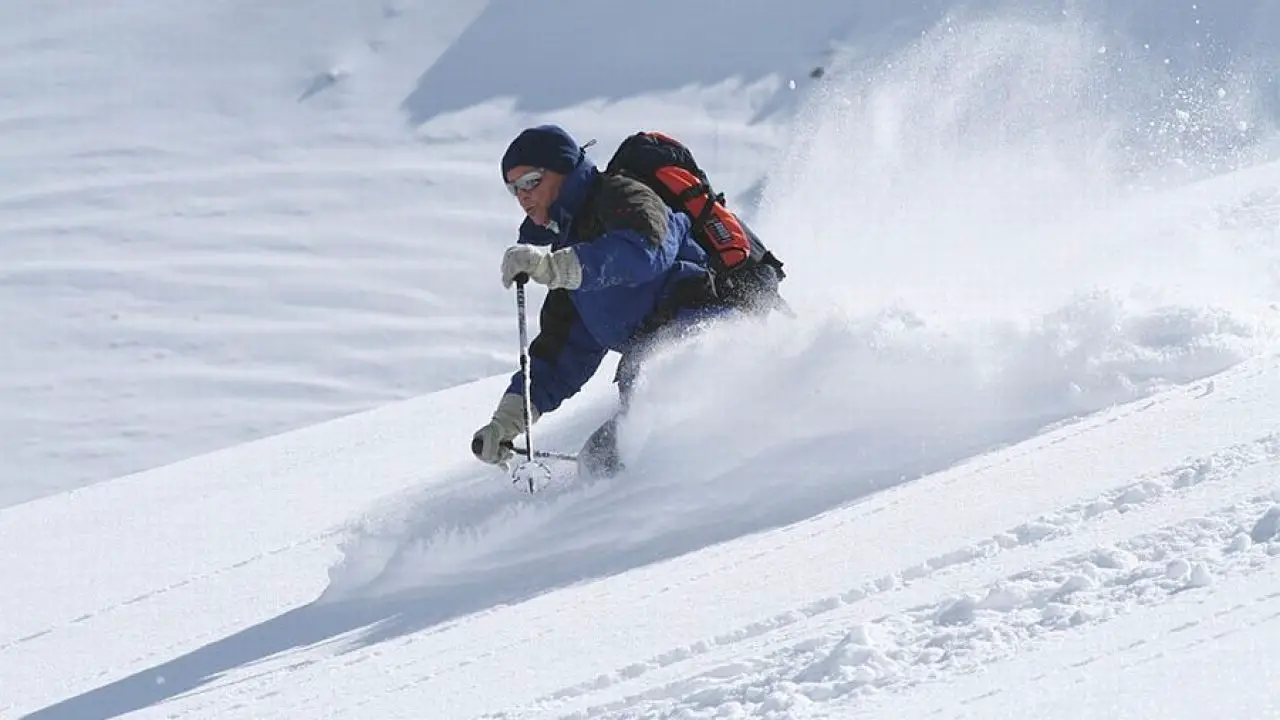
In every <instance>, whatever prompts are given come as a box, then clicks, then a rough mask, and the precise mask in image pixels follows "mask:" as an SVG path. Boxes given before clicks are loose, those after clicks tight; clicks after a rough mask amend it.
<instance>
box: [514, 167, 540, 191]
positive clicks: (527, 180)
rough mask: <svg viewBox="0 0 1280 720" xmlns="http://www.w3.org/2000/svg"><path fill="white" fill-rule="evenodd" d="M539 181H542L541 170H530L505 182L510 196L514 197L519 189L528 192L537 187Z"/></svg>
mask: <svg viewBox="0 0 1280 720" xmlns="http://www.w3.org/2000/svg"><path fill="white" fill-rule="evenodd" d="M540 182H542V171H541V170H530V171H529V172H527V173H525V174H523V175H521V176H520V177H518V178H516V179H515V180H514V181H513V182H509V183H507V190H508V191H509V192H510V193H511V196H512V197H515V195H516V193H518V192H520V191H521V190H524V191H525V192H528V191H530V190H532V189H534V188H536V187H538V183H540Z"/></svg>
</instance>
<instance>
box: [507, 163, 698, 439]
mask: <svg viewBox="0 0 1280 720" xmlns="http://www.w3.org/2000/svg"><path fill="white" fill-rule="evenodd" d="M550 216H551V220H552V223H551V224H550V226H549V227H546V228H544V227H542V226H539V225H537V224H535V223H533V222H532V221H531V220H529V219H527V218H526V219H525V221H524V223H523V224H522V225H521V227H520V240H519V242H521V243H531V244H535V245H549V246H550V247H551V249H552V250H559V249H561V248H564V247H569V246H572V247H573V249H574V253H575V254H576V255H577V258H578V260H579V262H580V263H581V265H582V284H581V286H580V287H578V288H577V289H574V290H564V289H555V290H550V291H548V293H547V297H546V300H545V301H544V302H543V305H542V309H541V311H540V314H539V329H538V335H537V337H535V338H534V340H533V341H532V342H531V343H530V346H529V355H530V374H531V381H530V397H531V400H532V404H533V406H534V407H535V408H537V411H538V412H539V413H540V414H541V413H547V412H551V411H552V410H555V409H556V408H557V407H559V406H560V404H561V403H563V402H564V401H565V400H566V399H568V398H570V397H572V396H573V395H574V394H576V393H577V392H578V391H579V390H580V389H582V386H583V385H585V384H586V382H587V381H588V380H590V379H591V377H592V376H593V375H594V374H595V372H596V370H597V369H598V368H599V366H600V363H601V361H602V360H603V359H604V356H605V355H606V353H608V352H609V351H610V350H612V351H616V352H620V353H623V356H624V357H623V362H627V361H628V360H629V358H628V357H627V356H628V354H629V353H633V352H639V351H640V348H641V346H642V344H643V340H644V339H645V337H646V336H647V335H648V333H649V332H650V331H651V330H653V329H656V328H654V327H652V325H654V323H655V320H658V319H659V318H661V320H658V323H659V324H662V323H664V322H670V321H677V322H685V321H688V320H691V319H694V318H696V317H702V316H706V315H713V314H716V313H717V312H719V309H716V308H709V307H701V306H698V305H697V303H693V304H692V305H688V304H686V303H684V302H683V300H684V299H685V298H687V297H689V296H690V295H695V296H696V295H697V294H698V292H697V291H698V289H699V288H706V287H709V286H710V283H711V275H710V273H709V271H708V269H707V255H706V252H705V251H704V250H703V249H702V248H701V247H700V246H699V245H698V244H697V242H696V241H695V240H694V238H693V235H692V233H691V230H690V224H691V220H690V218H689V216H688V215H687V214H685V213H683V212H676V211H672V210H671V209H670V208H669V207H668V206H667V205H666V203H664V202H663V201H662V199H661V198H660V197H659V196H658V195H657V193H655V192H653V191H652V190H651V189H649V188H648V187H647V186H645V185H644V184H642V183H640V182H639V181H636V180H633V179H630V178H626V177H620V176H614V175H608V174H604V173H601V172H600V171H599V170H598V169H597V168H596V167H595V165H594V163H593V162H591V161H590V159H589V157H588V156H586V155H585V153H584V155H583V157H582V159H581V160H580V161H579V163H578V165H577V167H576V168H575V169H574V170H573V171H572V172H571V173H570V174H569V175H567V176H566V177H565V181H564V184H563V185H562V187H561V190H560V195H559V197H558V198H557V199H556V201H555V202H554V203H553V204H552V207H551V208H550ZM691 289H692V290H693V291H692V293H691ZM523 388H524V376H523V373H522V372H520V371H516V372H515V374H513V375H512V377H511V383H510V385H509V386H508V389H507V392H510V393H515V394H521V393H523ZM624 391H625V388H624Z"/></svg>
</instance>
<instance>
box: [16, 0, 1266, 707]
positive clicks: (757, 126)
mask: <svg viewBox="0 0 1280 720" xmlns="http://www.w3.org/2000/svg"><path fill="white" fill-rule="evenodd" d="M37 7H38V8H39V12H37ZM671 7H672V8H674V7H675V6H674V3H671ZM679 7H680V9H682V10H687V8H685V7H684V6H683V5H681V6H679ZM716 7H722V6H716V5H715V4H714V3H713V4H712V5H708V6H705V7H703V6H699V8H698V9H696V10H694V11H691V12H694V13H695V15H694V16H692V17H693V18H694V19H697V18H698V17H701V16H700V15H698V14H697V13H704V12H705V13H710V12H711V9H712V8H716ZM993 7H995V6H994V5H990V4H988V5H983V6H981V7H977V8H968V9H962V8H960V7H958V6H957V7H953V6H950V5H948V4H945V3H926V4H923V5H921V6H919V7H916V6H913V7H911V8H897V9H884V8H881V9H877V8H874V7H871V6H870V5H867V6H863V5H861V4H859V3H836V2H830V3H828V2H818V1H816V0H815V2H812V3H809V4H804V3H801V4H798V5H797V4H788V6H787V7H786V8H780V9H776V10H771V9H766V8H763V7H762V8H757V9H752V10H747V11H744V12H742V13H739V14H729V13H721V14H720V15H717V16H714V17H716V18H719V19H725V18H733V19H734V20H735V21H736V22H739V23H741V26H740V27H741V29H742V30H743V31H744V32H745V34H746V36H747V37H750V38H752V39H754V40H755V42H752V43H748V44H744V45H741V46H737V45H734V46H732V47H731V48H728V49H725V51H724V52H725V53H726V55H727V56H726V57H722V58H720V59H719V60H717V61H716V62H715V63H709V64H707V65H706V66H704V67H700V69H699V74H697V75H695V76H694V77H688V76H687V75H686V74H682V73H680V72H675V71H673V68H676V67H677V66H678V67H683V64H682V63H681V62H680V58H681V57H683V56H679V55H673V56H670V57H668V58H666V59H665V62H662V63H658V62H655V63H653V65H652V67H649V66H645V67H649V69H650V70H651V72H644V73H642V72H641V71H639V70H638V69H637V67H638V65H637V63H636V62H635V59H636V53H641V52H643V51H644V49H645V46H644V45H642V44H638V43H636V42H635V40H636V38H639V37H643V33H642V32H640V31H642V30H645V29H649V27H650V25H649V24H650V23H653V22H654V17H659V16H662V13H660V12H657V10H655V15H654V16H653V17H649V16H646V17H645V18H641V19H632V18H630V16H627V15H624V13H626V12H628V11H629V6H624V5H622V4H618V5H601V4H599V3H566V4H564V5H563V7H560V8H558V9H557V10H556V11H554V12H552V11H547V12H545V13H542V14H537V15H534V14H531V13H530V11H528V9H527V8H526V7H525V4H521V3H514V2H490V3H479V2H475V3H460V4H453V5H451V6H449V8H444V7H443V6H441V7H439V8H433V7H429V6H427V5H416V4H413V3H391V4H383V3H319V4H311V5H307V6H301V5H299V6H297V7H293V6H291V5H276V6H273V7H272V8H271V9H264V8H262V7H260V6H259V4H254V3H248V2H230V3H219V4H216V5H215V6H211V7H209V8H203V9H196V8H180V7H177V6H173V5H171V4H165V3H160V2H158V0H157V1H155V2H148V1H144V0H131V2H129V3H126V4H122V5H115V6H112V7H102V8H97V7H95V8H88V7H74V6H72V5H68V4H47V3H45V4H41V5H39V6H37V5H35V4H34V3H25V4H24V3H16V4H9V5H5V6H4V7H3V8H0V26H2V27H4V28H6V29H5V30H4V31H2V32H3V37H2V39H3V41H4V42H5V43H6V45H7V49H8V50H10V52H9V53H8V55H10V56H12V57H16V58H19V59H20V61H18V62H15V63H14V64H12V65H7V66H5V68H4V69H2V70H0V72H3V73H4V78H5V86H6V88H8V87H12V88H14V90H13V92H12V93H11V94H8V95H7V98H8V99H6V100H5V101H4V102H5V103H6V104H5V105H3V107H0V122H3V124H4V127H5V128H6V130H9V131H11V132H10V133H6V142H5V143H4V144H2V145H0V152H3V153H4V155H3V158H4V162H5V163H6V167H7V168H12V169H13V172H12V173H8V172H7V173H6V174H5V176H4V178H3V179H0V203H3V204H4V206H5V210H6V212H5V214H4V218H3V220H0V233H3V236H4V239H3V244H2V245H0V247H2V248H3V249H0V252H3V253H5V256H4V259H5V262H4V264H3V269H0V298H2V299H3V306H4V308H5V313H4V314H3V316H2V317H3V319H0V323H3V325H0V328H2V329H3V330H4V332H5V336H6V342H7V343H8V344H7V345H6V349H5V352H4V353H3V354H0V370H3V372H2V373H0V383H3V385H2V386H0V393H2V394H0V397H3V399H4V402H3V403H0V438H3V439H0V443H3V444H0V457H3V460H4V462H3V464H2V465H0V468H3V472H4V473H5V474H4V476H3V477H0V493H3V495H0V547H2V548H5V552H3V553H0V578H4V581H5V586H6V588H7V592H5V593H0V716H4V717H9V716H12V717H33V718H98V717H115V716H119V715H130V716H136V717H255V718H261V717H379V718H394V717H414V718H419V717H431V718H455V717H456V718H473V717H490V718H498V717H503V718H524V717H579V718H585V717H592V718H595V717H618V718H622V717H627V718H636V717H776V718H782V717H795V718H806V717H815V718H816V717H824V718H825V717H858V716H867V717H882V716H885V715H889V716H895V717H896V716H907V717H920V716H926V715H941V716H944V717H1025V716H1028V715H1031V714H1033V713H1034V714H1035V715H1036V716H1046V717H1063V718H1065V717H1082V716H1085V717H1088V716H1097V715H1101V714H1104V713H1105V714H1107V715H1108V716H1117V717H1135V718H1136V717H1151V716H1159V717H1165V716H1168V717H1176V718H1183V717H1185V718H1207V717H1220V716H1223V715H1228V716H1249V717H1275V716H1277V715H1280V706H1277V704H1276V701H1275V700H1274V699H1273V697H1274V696H1275V695H1276V693H1275V691H1274V688H1275V687H1280V683H1278V682H1277V679H1276V678H1275V677H1274V671H1273V670H1272V668H1271V667H1270V665H1269V664H1268V663H1266V662H1265V661H1262V662H1260V661H1259V658H1265V656H1266V651H1267V650H1268V649H1270V648H1271V647H1274V645H1275V643H1276V642H1277V640H1280V626H1277V623H1276V617H1277V615H1276V613H1275V611H1274V609H1273V606H1274V604H1275V603H1274V602H1272V601H1273V600H1274V599H1275V598H1276V597H1280V573H1277V566H1276V565H1275V564H1274V562H1273V560H1274V558H1276V557H1277V556H1278V555H1280V484H1278V483H1277V480H1276V472H1277V467H1278V465H1280V439H1278V436H1277V433H1280V410H1277V408H1280V380H1277V378H1280V374H1278V373H1277V369H1280V368H1278V366H1280V354H1278V353H1277V349H1278V346H1277V343H1276V328H1277V319H1278V318H1277V306H1276V303H1277V302H1278V301H1280V298H1278V297H1277V296H1278V295H1280V293H1278V292H1277V290H1278V287H1277V279H1280V272H1278V271H1280V264H1277V260H1278V259H1280V242H1277V241H1278V240H1280V164H1277V163H1276V162H1275V161H1274V159H1275V157H1276V153H1275V151H1276V145H1275V143H1274V139H1275V137H1276V135H1275V120H1276V114H1275V100H1276V95H1275V86H1274V81H1273V79H1272V78H1273V77H1274V74H1273V73H1271V72H1270V68H1273V67H1274V65H1275V63H1276V61H1277V60H1278V59H1280V54H1278V53H1276V51H1275V47H1274V46H1273V45H1270V44H1268V43H1269V36H1268V34H1267V33H1265V32H1263V30H1264V29H1265V28H1267V27H1270V25H1268V24H1267V23H1268V22H1271V21H1273V20H1274V19H1275V13H1276V9H1275V7H1274V6H1273V5H1269V4H1265V3H1259V4H1248V3H1224V4H1222V5H1215V6H1214V7H1213V8H1203V9H1202V8H1199V7H1198V6H1194V5H1193V6H1191V9H1190V10H1188V9H1187V8H1182V7H1180V8H1176V9H1170V8H1168V7H1166V6H1165V5H1163V4H1161V3H1155V2H1145V3H1135V4H1131V5H1129V6H1126V7H1125V8H1123V9H1117V8H1115V7H1114V6H1113V7H1107V6H1106V5H1103V4H1098V5H1092V4H1089V3H1084V4H1073V5H1071V6H1070V7H1068V8H1067V11H1066V12H1065V14H1064V12H1063V11H1062V8H1060V7H1057V6H1055V5H1054V4H1052V3H1044V4H1038V5H1034V6H1031V7H1022V8H1020V9H1017V10H1016V11H1012V12H1000V13H997V14H995V15H988V14H986V13H985V12H984V11H985V10H989V9H991V8H993ZM660 9H661V8H658V10H660ZM784 10H785V11H786V12H795V11H802V12H801V13H800V14H801V15H802V17H803V22H802V23H801V24H800V25H799V26H798V29H794V30H793V29H788V28H787V27H786V26H785V25H784V24H783V23H781V22H780V18H779V15H778V14H779V13H782V12H783V11H784ZM668 15H670V14H668ZM708 17H711V16H710V15H709V16H708ZM621 18H626V19H628V20H630V21H631V22H632V23H633V25H632V28H633V29H634V30H636V33H635V35H634V36H631V37H628V38H625V39H619V38H618V37H617V35H616V34H610V33H606V32H602V31H601V30H600V29H599V28H601V27H602V26H608V23H607V21H608V20H613V19H621ZM674 27H675V29H673V30H672V32H673V33H688V35H687V37H693V36H696V35H697V33H698V30H699V28H701V27H703V26H702V25H700V24H698V23H696V22H694V23H690V24H689V25H687V26H685V25H681V26H674ZM735 27H736V26H735ZM547 37H564V38H568V39H571V40H572V41H573V43H576V45H575V47H577V48H579V49H580V50H581V52H583V53H589V54H592V56H593V57H599V58H601V63H600V64H598V65H590V66H588V65H583V66H581V68H574V67H566V68H565V69H564V73H565V76H566V81H565V82H558V81H556V80H555V78H552V77H547V76H546V73H544V72H542V71H543V70H545V68H541V66H539V64H538V63H539V62H546V63H548V64H549V65H551V66H554V67H556V68H559V67H561V66H562V65H564V56H563V55H559V54H557V53H556V52H552V53H550V54H549V55H546V56H539V55H537V54H536V50H537V48H538V47H539V42H538V41H539V40H540V39H543V38H547ZM544 44H545V43H544ZM730 53H733V54H732V55H729V54H730ZM512 58H514V61H513V62H514V63H516V64H519V63H522V62H523V65H524V67H523V68H522V69H525V70H527V71H528V73H527V77H529V78H536V79H530V81H529V82H528V83H527V84H526V83H524V82H520V81H519V80H517V79H513V76H512V74H511V72H510V68H511V67H512V62H508V60H510V59H512ZM104 60H109V62H104ZM815 62H823V63H825V65H824V67H826V68H827V72H826V73H825V75H824V76H823V78H822V79H821V81H818V82H815V81H813V79H812V78H808V76H807V71H808V69H809V68H810V67H812V66H813V64H814V63H815ZM540 68H541V70H540ZM592 68H594V70H593V69H592ZM575 73H576V74H575ZM594 73H599V74H598V75H597V74H594ZM604 77H608V78H610V79H613V80H615V81H616V82H615V83H610V84H606V83H603V82H601V78H604ZM50 79H53V80H52V82H50ZM790 79H795V80H796V82H797V88H796V89H795V90H794V91H793V90H791V89H790V87H789V86H788V84H787V81H788V80H790ZM569 80H572V82H569ZM50 88H53V89H50ZM655 118H658V120H655ZM541 120H557V121H560V122H563V123H565V124H566V125H567V126H569V127H571V128H573V129H574V130H575V132H578V133H579V134H580V135H582V136H583V137H584V138H585V137H593V136H594V137H598V138H599V139H600V140H601V143H602V145H604V146H606V147H608V146H609V145H610V144H611V143H612V142H614V141H616V140H617V139H618V138H620V137H621V136H622V135H623V134H624V133H626V132H629V131H630V130H632V129H634V128H636V127H638V126H652V125H654V124H659V125H661V126H662V127H664V128H666V129H671V130H672V131H674V132H677V133H678V134H680V135H681V136H682V137H687V138H689V139H690V141H691V142H693V143H694V146H695V149H697V150H698V152H699V155H700V156H703V155H705V156H706V157H708V159H709V162H708V164H709V165H711V166H712V167H713V168H714V170H713V172H714V173H715V177H716V178H717V179H718V180H719V179H720V178H723V180H719V182H721V184H722V185H723V186H724V187H725V189H726V190H729V191H730V192H731V194H732V195H733V197H734V198H735V202H737V203H742V204H744V206H745V207H748V208H749V212H750V215H751V217H752V218H753V220H755V221H756V222H757V226H758V227H759V228H760V229H762V230H763V231H764V234H765V237H766V238H767V239H769V240H770V243H771V245H773V246H774V247H775V248H776V249H777V250H778V252H779V254H780V255H782V256H783V257H784V260H786V261H787V262H788V270H789V271H790V272H791V279H790V280H788V282H787V293H788V298H789V299H790V300H791V301H792V302H793V304H794V305H795V306H796V308H797V310H798V311H799V314H798V317H797V318H795V319H787V318H781V317H779V318H773V319H771V320H770V321H768V322H767V323H764V324H761V325H758V326H755V325H753V326H750V327H747V328H740V327H734V326H727V327H720V328H716V329H713V330H710V331H709V332H708V333H707V334H706V335H705V336H704V337H702V338H700V339H699V341H698V342H696V343H693V344H690V345H687V346H684V347H677V348H669V349H667V351H666V352H664V354H663V355H662V356H661V357H660V358H658V359H657V360H656V361H655V362H654V363H653V364H652V365H651V367H650V369H649V372H648V374H647V376H646V378H645V386H644V393H643V394H642V395H641V396H640V398H639V399H638V401H637V406H636V408H635V410H634V412H633V414H632V416H631V418H630V420H629V422H628V424H627V425H626V426H625V428H624V434H623V446H624V452H625V453H626V459H627V460H628V463H629V466H630V471H629V472H628V473H627V474H626V475H624V476H622V477H619V478H617V479H615V480H611V481H606V482H599V483H595V484H581V485H574V484H570V485H567V486H565V487H562V488H559V489H557V490H554V491H552V492H548V493H546V494H543V495H538V496H534V497H527V496H523V495H520V494H518V493H515V492H514V491H513V490H512V489H511V488H509V487H507V484H506V478H505V477H504V476H503V475H502V474H501V473H499V472H497V471H494V470H490V469H488V468H483V467H480V466H478V464H477V463H476V462H475V461H474V460H473V459H472V458H471V457H470V456H469V454H468V453H467V445H468V441H469V439H470V434H471V432H472V431H473V430H474V427H475V426H477V425H478V424H479V423H480V422H482V421H483V420H484V419H485V418H486V417H487V415H488V413H489V412H490V411H491V409H492V404H493V402H494V401H495V400H496V398H497V395H498V393H499V392H500V391H501V388H502V387H503V385H504V384H505V382H506V374H507V373H508V372H509V371H510V369H511V368H512V367H513V364H514V362H513V361H514V358H513V346H514V342H513V338H512V335H513V332H512V330H513V326H514V323H513V318H512V317H511V315H512V309H513V307H512V305H513V304H512V301H511V297H510V295H509V294H507V293H503V292H502V291H501V289H500V288H499V287H498V285H497V283H496V281H495V279H494V276H495V275H496V273H494V272H493V271H492V269H491V264H492V262H493V261H494V259H495V258H496V257H497V256H498V254H499V252H500V250H501V247H502V246H503V244H504V243H505V242H508V241H509V238H510V237H511V233H512V229H513V227H514V224H515V221H516V220H517V219H518V218H516V217H513V213H512V211H513V209H514V208H512V207H511V204H510V202H509V199H506V198H505V196H504V195H503V193H502V191H501V189H500V188H497V189H496V192H495V188H494V182H493V181H494V170H495V168H494V167H493V166H494V164H495V162H494V158H496V157H497V156H498V154H499V153H500V151H501V148H502V145H503V144H504V143H505V142H506V140H507V138H508V137H509V136H510V134H511V133H512V132H514V130H515V129H516V128H518V127H520V126H522V125H525V124H528V123H530V122H535V121H541ZM579 128H581V129H579ZM104 129H106V130H107V131H108V132H103V130H104ZM702 149H705V150H706V151H705V153H704V152H703V150H702ZM777 158H786V159H788V160H789V162H788V163H786V164H784V165H781V166H777V169H776V170H773V171H772V172H768V171H769V170H770V169H771V168H774V166H775V165H776V163H774V162H773V161H774V160H776V159H777ZM536 300H537V294H536V293H535V302H536ZM744 329H745V330H746V332H739V331H741V330H744ZM609 370H610V368H608V367H606V368H604V369H603V370H602V372H601V376H600V378H599V379H598V380H597V381H595V382H593V383H592V384H590V385H589V386H588V388H586V389H585V390H584V392H583V393H582V394H581V395H579V396H577V397H575V398H573V399H572V400H571V401H569V402H568V403H566V405H565V406H564V409H563V411H562V412H557V413H554V414H552V415H551V416H548V417H547V418H545V419H544V420H543V421H542V422H540V423H539V424H538V426H537V427H538V429H537V431H536V432H537V438H538V441H539V443H541V444H542V445H543V446H546V447H552V448H557V449H564V450H568V451H572V450H574V449H576V446H577V444H578V443H580V442H581V440H582V438H583V437H584V436H585V435H586V434H587V433H588V432H589V431H590V430H591V429H593V428H594V427H595V426H596V424H597V423H598V422H599V421H600V420H602V419H603V418H604V417H606V416H607V415H608V414H609V412H610V411H611V409H612V406H613V403H614V398H613V390H612V388H611V387H610V386H609V385H608V383H607V377H608V373H609ZM427 390H433V391H434V392H429V393H426V394H424V393H425V391H427ZM691 391H696V392H691ZM375 405H376V406H377V407H376V408H374V409H371V410H368V411H365V412H359V413H355V414H352V411H354V410H357V409H362V408H368V407H370V406H375ZM340 415H341V416H342V417H337V416H340ZM320 420H324V421H323V422H318V421H320ZM285 428H295V429H293V430H291V431H289V432H284V433H279V432H278V431H279V430H283V429H285ZM268 436H269V437H268ZM241 440H251V441H250V442H245V443H242V444H235V443H237V442H239V441H241ZM224 445H231V447H226V448H225V449H222V450H219V451H217V452H212V453H209V454H206V455H203V456H200V457H193V458H190V459H186V460H183V461H181V462H176V463H172V464H168V465H164V463H166V462H168V461H170V460H178V459H181V458H187V457H189V456H191V455H192V454H194V453H197V452H203V451H204V450H208V449H212V448H215V447H220V446H224ZM146 467H150V468H152V469H149V470H145V471H143V472H137V473H133V474H128V475H123V474H122V473H125V472H128V471H132V470H135V469H142V468H146ZM557 470H558V471H559V470H561V468H557ZM113 476H114V479H111V480H109V481H106V482H97V481H98V480H102V479H104V478H110V477H113ZM1171 677H1176V678H1177V683H1176V684H1172V683H1170V680H1169V679H1170V678H1171Z"/></svg>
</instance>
